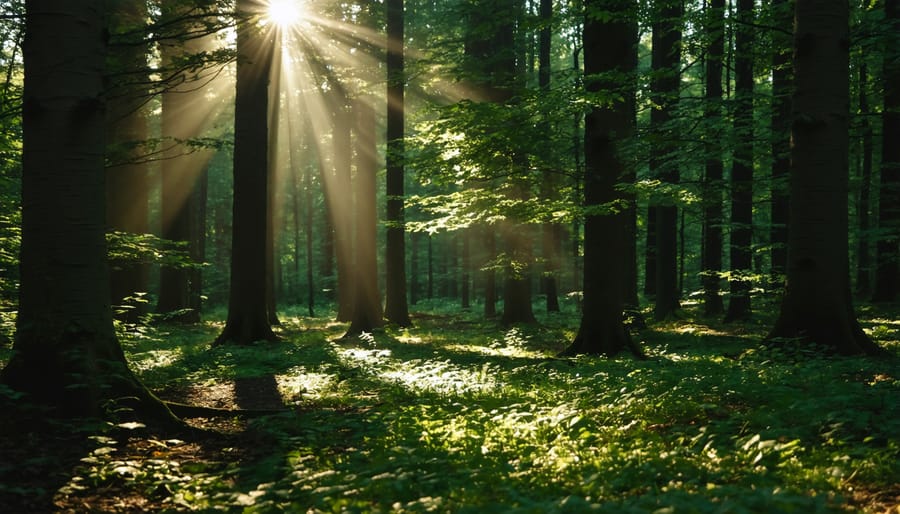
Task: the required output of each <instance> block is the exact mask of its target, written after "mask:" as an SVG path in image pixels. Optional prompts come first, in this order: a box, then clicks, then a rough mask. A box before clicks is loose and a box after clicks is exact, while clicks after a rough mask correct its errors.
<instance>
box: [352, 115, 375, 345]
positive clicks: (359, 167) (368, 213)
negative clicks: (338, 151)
mask: <svg viewBox="0 0 900 514" xmlns="http://www.w3.org/2000/svg"><path fill="white" fill-rule="evenodd" d="M353 108H354V111H355V113H356V159H357V161H356V180H355V181H354V192H355V193H356V211H355V214H356V216H355V224H356V230H355V234H356V245H355V251H354V256H355V257H356V261H355V263H354V267H353V273H354V274H353V277H354V285H355V288H354V301H353V315H352V316H351V319H350V327H349V328H348V329H347V333H346V334H345V336H355V335H359V334H361V333H363V332H371V331H372V330H374V329H376V328H378V327H381V326H382V325H383V323H384V322H383V320H382V311H381V294H380V293H379V291H378V259H377V244H376V235H377V209H376V206H375V178H376V177H375V176H376V173H377V172H378V170H377V155H376V151H377V150H376V148H375V110H374V109H373V108H372V106H371V105H370V104H369V103H368V101H367V100H365V99H362V100H357V101H356V102H355V104H354V106H353Z"/></svg>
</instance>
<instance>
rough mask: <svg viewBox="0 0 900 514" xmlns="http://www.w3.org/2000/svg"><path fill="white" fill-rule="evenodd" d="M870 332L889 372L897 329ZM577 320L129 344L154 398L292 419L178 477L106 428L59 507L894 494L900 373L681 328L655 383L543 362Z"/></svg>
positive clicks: (276, 421)
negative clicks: (212, 399) (270, 394)
mask: <svg viewBox="0 0 900 514" xmlns="http://www.w3.org/2000/svg"><path fill="white" fill-rule="evenodd" d="M864 313H865V314H866V316H868V318H867V319H868V320H867V321H866V322H865V325H866V327H867V330H869V331H870V332H871V333H872V334H873V335H877V336H878V337H880V338H881V341H880V342H881V343H882V344H883V345H884V346H886V347H888V348H890V349H891V352H892V353H893V354H894V355H896V354H898V353H900V327H898V325H897V321H896V319H893V318H892V317H890V316H888V317H884V314H885V313H883V312H880V311H876V310H873V309H872V308H869V307H866V308H865V309H864ZM575 314H576V313H575V312H574V311H573V310H569V311H568V314H563V315H561V316H560V315H558V316H552V317H546V318H544V319H543V320H542V322H543V325H541V326H537V327H517V328H511V329H504V328H501V327H498V326H496V325H494V324H493V323H491V322H486V321H483V320H479V319H476V318H474V317H469V316H458V315H457V316H454V317H448V316H447V315H446V314H438V315H433V314H429V315H424V314H419V315H418V316H416V318H415V322H416V327H415V328H409V329H402V330H393V329H391V330H388V331H386V332H379V333H374V334H364V335H363V336H362V337H360V338H359V339H350V340H343V339H339V338H338V336H339V335H340V334H341V333H343V331H344V328H345V327H344V326H343V325H342V324H335V323H330V322H327V321H324V320H319V321H317V320H313V319H308V318H300V317H296V316H294V315H293V314H286V315H285V314H283V315H282V316H281V317H282V319H283V320H284V326H283V327H282V328H281V330H282V336H283V337H284V338H285V341H284V342H283V343H278V344H272V343H263V344H260V345H258V346H253V347H246V348H209V346H208V343H209V341H211V340H212V339H213V337H214V335H215V333H216V332H217V331H218V330H219V329H220V326H219V323H218V322H209V323H207V324H206V325H204V326H199V327H194V328H181V327H176V326H164V327H157V328H152V327H150V328H148V330H146V331H145V332H144V333H142V334H134V333H132V334H130V335H128V334H126V335H123V344H124V346H125V348H126V351H127V352H128V354H129V356H130V359H131V362H132V363H133V365H134V367H135V369H136V370H137V371H138V373H139V374H140V376H141V377H142V379H143V380H144V381H145V382H146V383H147V384H149V385H150V386H151V387H152V388H154V389H156V390H157V391H159V392H160V394H163V395H164V396H166V397H169V398H173V399H177V400H183V399H185V398H186V397H190V398H197V395H198V394H202V391H204V390H205V391H208V393H207V394H209V393H212V392H214V391H221V390H222V387H223V386H227V385H228V384H234V387H238V384H239V382H240V381H241V380H252V379H254V378H256V379H259V378H262V377H271V378H273V379H274V383H276V384H277V388H278V393H279V395H280V396H281V398H282V401H284V403H285V404H286V405H288V406H290V407H291V411H288V412H286V413H284V414H281V415H276V416H269V417H263V418H259V419H257V420H255V421H252V422H250V423H249V425H246V430H247V434H248V435H247V436H246V437H247V438H248V441H246V442H245V443H244V444H250V445H251V446H252V447H253V448H254V452H253V453H252V455H253V457H252V458H250V457H249V456H248V455H247V454H246V453H242V452H245V451H246V449H241V447H240V445H238V447H234V446H233V445H234V444H235V443H234V442H232V443H229V444H230V445H232V446H231V449H230V450H227V451H225V453H214V452H212V450H205V451H200V452H199V453H201V454H202V455H203V458H200V459H196V458H188V459H184V458H183V457H179V456H180V455H181V453H180V452H184V451H187V448H189V447H190V446H191V444H189V443H188V442H185V441H182V440H177V439H165V438H156V437H146V436H140V435H139V432H135V430H137V429H139V427H136V426H132V425H128V426H127V427H125V428H127V430H124V431H123V429H122V428H121V427H120V428H119V429H117V430H116V431H114V432H111V433H107V434H104V435H101V436H98V437H97V438H95V439H94V441H95V444H94V445H93V447H92V448H91V449H89V450H88V453H89V454H88V455H85V456H84V458H83V459H82V462H81V464H80V466H79V468H78V469H77V470H76V472H75V473H74V475H72V476H71V478H70V479H69V481H68V484H67V485H65V486H64V487H63V488H62V489H60V490H59V491H58V492H57V501H58V502H62V504H72V503H74V502H79V501H84V500H85V499H91V498H93V495H94V493H95V492H96V491H107V492H106V493H104V494H106V495H109V494H112V493H113V492H115V493H116V494H118V495H120V496H121V498H120V500H119V501H127V500H128V498H130V497H142V498H145V499H146V500H147V501H150V502H152V503H151V504H152V505H157V506H158V507H159V508H163V509H168V510H173V511H180V510H232V511H241V512H281V511H288V512H289V511H296V510H298V509H299V510H304V511H309V512H338V511H359V512H388V511H391V512H424V511H442V512H448V511H452V512H485V511H495V512H653V511H655V512H673V511H674V512H679V511H689V512H723V511H724V512H760V511H766V512H797V511H804V512H843V511H845V509H848V508H862V509H864V510H867V509H872V510H873V511H874V510H876V509H877V508H879V505H880V507H882V508H883V507H884V506H885V505H883V504H878V503H872V504H867V503H866V502H868V501H874V500H873V499H872V498H876V497H875V496H872V495H873V493H874V492H876V491H884V490H891V489H890V488H892V487H896V483H897V481H898V477H900V466H898V462H900V444H898V442H897V438H896V433H897V431H898V430H900V404H898V402H897V401H896V395H897V393H898V388H900V380H898V377H900V367H898V366H897V360H896V357H893V358H892V359H889V360H872V359H867V358H852V359H847V358H834V357H830V356H828V355H827V354H823V353H821V352H819V351H817V349H815V348H813V347H808V348H791V347H784V348H780V347H763V346H760V345H759V343H758V342H757V341H759V340H760V339H761V337H762V332H761V329H762V328H763V327H764V326H765V325H764V324H762V323H761V324H760V325H756V326H753V325H746V326H744V327H740V328H739V329H738V330H735V329H734V327H725V326H719V325H710V324H707V323H705V322H703V321H701V320H697V319H690V318H688V319H683V320H681V321H680V322H679V323H677V324H675V323H670V324H660V325H656V326H654V327H652V329H650V330H648V331H646V332H644V333H643V334H641V337H642V339H644V345H645V348H646V350H647V352H648V353H649V354H650V356H651V359H650V360H648V361H635V360H630V359H621V360H606V359H596V358H577V359H557V358H553V357H551V355H553V354H555V353H556V352H557V351H559V349H561V347H562V346H563V345H564V344H565V342H566V341H568V340H569V339H571V337H572V334H571V332H570V329H571V327H574V326H577V323H575V318H574V316H575ZM309 328H313V329H314V330H304V329H309ZM200 397H201V398H202V396H200ZM197 421H202V420H197ZM111 428H112V427H111ZM135 436H138V439H139V440H140V441H142V442H140V443H134V442H131V443H129V442H128V440H129V438H131V440H132V441H133V440H134V439H133V438H134V437H135ZM263 441H264V443H262V442H263ZM135 444H137V445H138V446H137V447H138V448H143V452H144V453H143V454H141V453H139V452H135V450H134V449H133V448H134V445H135ZM129 448H131V449H129ZM192 455H193V454H192ZM867 492H868V493H867Z"/></svg>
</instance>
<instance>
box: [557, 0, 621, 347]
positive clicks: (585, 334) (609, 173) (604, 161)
mask: <svg viewBox="0 0 900 514" xmlns="http://www.w3.org/2000/svg"><path fill="white" fill-rule="evenodd" d="M635 7H636V6H635V5H634V3H633V2H631V1H625V0H622V1H619V0H611V1H603V0H587V1H586V2H585V9H586V17H585V23H584V49H585V53H584V61H585V62H584V73H585V78H586V80H585V86H586V88H587V90H588V91H590V92H597V91H601V90H604V89H606V90H609V89H613V90H615V89H616V88H617V87H621V85H620V84H619V83H616V82H612V81H610V80H608V79H607V80H600V79H597V78H596V77H595V75H596V74H599V73H603V72H609V71H615V72H618V73H633V72H634V68H633V66H634V61H633V60H632V59H631V57H630V56H631V55H633V48H632V47H633V46H634V45H636V44H637V26H636V23H635V22H634V21H633V20H632V19H629V16H633V13H634V9H635ZM601 9H602V11H604V12H605V13H607V14H608V16H606V17H603V18H600V17H599V16H596V15H595V13H597V12H598V11H599V10H601ZM632 120H633V117H632V109H631V107H630V105H629V102H628V101H627V100H625V99H620V100H617V101H615V102H612V103H610V104H604V105H602V106H594V107H593V108H592V109H591V110H590V111H589V112H588V114H587V117H586V119H585V141H584V148H585V180H584V186H585V188H584V204H585V207H587V208H592V207H593V208H597V207H600V206H603V205H610V204H611V203H612V202H617V201H621V200H622V196H621V193H620V192H619V191H617V189H616V184H617V183H618V182H619V180H620V178H621V176H622V174H623V173H624V172H625V169H624V166H623V160H622V158H621V157H620V156H619V149H618V145H619V143H620V141H621V139H622V138H626V137H629V136H630V135H631V133H632V132H633V126H632ZM625 223H626V219H625V217H624V215H623V214H622V213H621V212H618V213H613V212H610V213H607V214H604V215H597V214H589V215H587V216H586V217H585V227H584V257H585V258H584V311H583V314H582V317H581V326H580V327H579V329H578V334H577V335H576V336H575V340H574V341H573V342H572V344H571V345H570V346H569V347H568V348H567V349H566V350H565V351H564V352H563V354H564V355H575V354H581V353H587V354H604V355H607V356H613V355H615V354H617V353H618V352H619V351H621V350H622V349H624V348H625V347H626V346H627V347H629V348H632V349H633V348H634V344H633V342H632V341H631V339H630V335H629V334H628V331H627V330H626V329H625V325H624V323H623V319H622V309H623V302H622V297H623V295H622V290H623V278H624V277H623V275H624V273H623V269H622V267H623V260H622V258H621V254H622V253H623V251H624V248H623V243H624V241H625V239H624V238H623V237H622V233H623V231H624V230H625Z"/></svg>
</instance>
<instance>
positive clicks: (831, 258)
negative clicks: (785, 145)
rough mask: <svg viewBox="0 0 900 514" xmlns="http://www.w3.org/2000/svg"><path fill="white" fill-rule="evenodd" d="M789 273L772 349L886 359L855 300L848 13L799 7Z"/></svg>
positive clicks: (800, 1) (824, 4) (815, 3)
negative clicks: (804, 347)
mask: <svg viewBox="0 0 900 514" xmlns="http://www.w3.org/2000/svg"><path fill="white" fill-rule="evenodd" d="M794 19H795V32H794V77H795V79H794V84H795V89H794V94H793V104H792V116H791V119H792V120H793V121H792V127H791V140H792V142H793V146H792V149H791V183H790V185H791V212H790V218H789V219H790V228H789V230H788V256H787V257H788V267H787V284H786V289H785V295H784V298H783V299H782V303H781V312H780V315H779V317H778V320H777V321H776V322H775V326H774V328H773V329H772V332H771V333H770V334H769V335H768V337H767V339H768V340H769V341H774V342H778V341H784V340H786V339H787V340H790V339H794V338H802V339H806V340H810V341H813V342H815V343H818V344H821V345H826V346H830V347H832V348H834V349H835V350H837V351H838V352H840V353H842V354H857V353H868V354H877V353H880V351H881V350H880V349H879V348H878V347H877V346H876V345H875V344H874V343H873V342H872V341H871V340H870V339H869V337H868V336H867V335H866V334H865V332H863V331H862V329H861V328H860V326H859V323H858V322H857V319H856V314H855V312H854V310H853V303H852V300H851V298H850V265H849V260H848V250H849V243H848V240H847V234H848V228H849V225H848V224H849V221H848V214H847V205H848V201H849V199H848V195H847V189H848V176H849V170H848V168H849V157H848V148H849V141H848V139H849V116H850V109H849V106H850V88H849V68H850V62H849V60H850V59H849V51H848V47H849V44H848V43H849V6H848V4H847V2H846V1H845V0H841V1H834V0H797V1H796V6H795V18H794Z"/></svg>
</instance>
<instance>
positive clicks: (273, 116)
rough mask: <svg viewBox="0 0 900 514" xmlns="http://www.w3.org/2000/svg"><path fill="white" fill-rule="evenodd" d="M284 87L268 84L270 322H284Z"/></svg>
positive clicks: (276, 58) (277, 63)
mask: <svg viewBox="0 0 900 514" xmlns="http://www.w3.org/2000/svg"><path fill="white" fill-rule="evenodd" d="M272 58H273V60H274V62H273V63H272V65H271V69H273V70H280V69H281V62H280V61H281V52H273V53H272ZM276 80H278V79H276ZM281 89H282V87H281V84H280V83H276V86H275V87H272V88H269V105H270V106H271V107H270V108H269V112H268V114H267V120H268V126H269V136H268V137H269V139H268V141H267V145H268V149H267V151H268V155H267V159H268V162H267V166H266V312H267V313H268V314H267V315H268V317H269V323H270V324H271V325H273V326H278V325H280V324H281V322H280V321H279V320H278V294H277V289H276V287H275V276H276V274H277V272H276V270H277V268H278V264H277V263H276V262H275V259H276V257H275V255H276V251H275V246H276V245H277V241H276V240H275V239H276V237H275V227H276V226H277V225H278V218H279V216H280V213H279V210H280V209H279V207H278V205H277V202H278V200H277V195H276V191H275V185H276V184H279V183H281V182H282V180H281V176H282V163H281V162H279V149H280V147H281V132H280V126H281V111H282V108H283V107H282V102H281ZM288 144H290V142H288Z"/></svg>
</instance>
